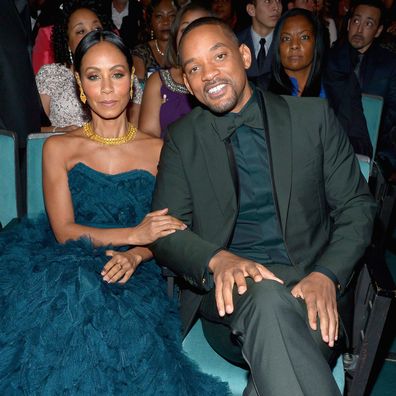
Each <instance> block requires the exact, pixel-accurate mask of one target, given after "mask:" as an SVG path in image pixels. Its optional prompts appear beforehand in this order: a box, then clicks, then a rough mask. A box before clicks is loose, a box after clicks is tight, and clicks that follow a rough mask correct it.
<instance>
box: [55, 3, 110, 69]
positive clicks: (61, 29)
mask: <svg viewBox="0 0 396 396" xmlns="http://www.w3.org/2000/svg"><path fill="white" fill-rule="evenodd" d="M81 8H86V9H88V10H91V11H92V12H94V13H95V14H96V15H97V16H98V18H99V21H100V23H101V24H102V26H103V29H104V30H112V29H113V27H114V25H113V22H112V20H111V18H110V17H109V16H108V15H107V14H106V13H105V12H104V8H103V4H102V2H101V1H97V0H72V1H64V2H63V5H62V10H61V11H62V12H61V13H60V18H59V23H57V24H55V25H54V28H53V30H52V37H51V39H52V45H53V48H54V55H55V62H56V63H62V64H64V65H66V66H67V67H70V66H71V61H70V54H69V45H68V37H67V25H68V23H69V18H70V15H71V14H73V12H75V11H77V10H79V9H81Z"/></svg>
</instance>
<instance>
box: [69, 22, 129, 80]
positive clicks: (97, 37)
mask: <svg viewBox="0 0 396 396" xmlns="http://www.w3.org/2000/svg"><path fill="white" fill-rule="evenodd" d="M102 41H106V42H108V43H110V44H113V45H114V46H115V47H117V48H118V49H119V50H120V51H121V52H122V53H123V54H124V56H125V58H126V60H127V63H128V66H129V70H132V66H133V62H132V56H131V52H130V50H129V48H128V47H127V46H126V45H125V44H124V42H123V41H122V39H121V37H119V36H117V35H116V34H115V33H113V32H109V31H106V30H94V31H92V32H90V33H88V34H87V35H86V36H85V37H84V38H83V39H82V40H81V41H80V43H79V44H78V46H77V48H76V52H75V53H74V69H75V71H76V72H77V73H79V74H80V70H81V62H82V59H83V58H84V56H85V54H86V53H87V52H88V50H89V49H90V48H92V47H93V46H94V45H96V44H98V43H101V42H102Z"/></svg>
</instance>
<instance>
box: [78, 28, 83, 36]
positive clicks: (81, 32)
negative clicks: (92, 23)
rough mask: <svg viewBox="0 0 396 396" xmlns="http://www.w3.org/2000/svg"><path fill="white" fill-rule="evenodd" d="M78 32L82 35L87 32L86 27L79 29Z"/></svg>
mask: <svg viewBox="0 0 396 396" xmlns="http://www.w3.org/2000/svg"><path fill="white" fill-rule="evenodd" d="M76 33H77V34H78V35H80V36H81V35H83V34H85V30H84V29H81V30H77V32H76Z"/></svg>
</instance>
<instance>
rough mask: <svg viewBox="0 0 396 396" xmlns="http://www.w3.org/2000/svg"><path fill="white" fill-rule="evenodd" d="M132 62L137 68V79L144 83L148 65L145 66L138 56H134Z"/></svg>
mask: <svg viewBox="0 0 396 396" xmlns="http://www.w3.org/2000/svg"><path fill="white" fill-rule="evenodd" d="M132 60H133V66H134V67H135V75H136V77H137V78H138V79H139V80H140V81H143V80H144V79H145V77H146V65H145V64H144V61H143V59H142V58H140V57H138V56H136V55H133V56H132Z"/></svg>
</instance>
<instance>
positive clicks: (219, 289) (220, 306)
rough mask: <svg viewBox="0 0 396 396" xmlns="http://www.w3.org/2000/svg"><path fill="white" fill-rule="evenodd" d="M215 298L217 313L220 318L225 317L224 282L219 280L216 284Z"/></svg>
mask: <svg viewBox="0 0 396 396" xmlns="http://www.w3.org/2000/svg"><path fill="white" fill-rule="evenodd" d="M215 296H216V306H217V311H218V312H219V315H220V316H224V315H225V307H224V299H223V282H222V281H220V280H218V281H216V283H215Z"/></svg>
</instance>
